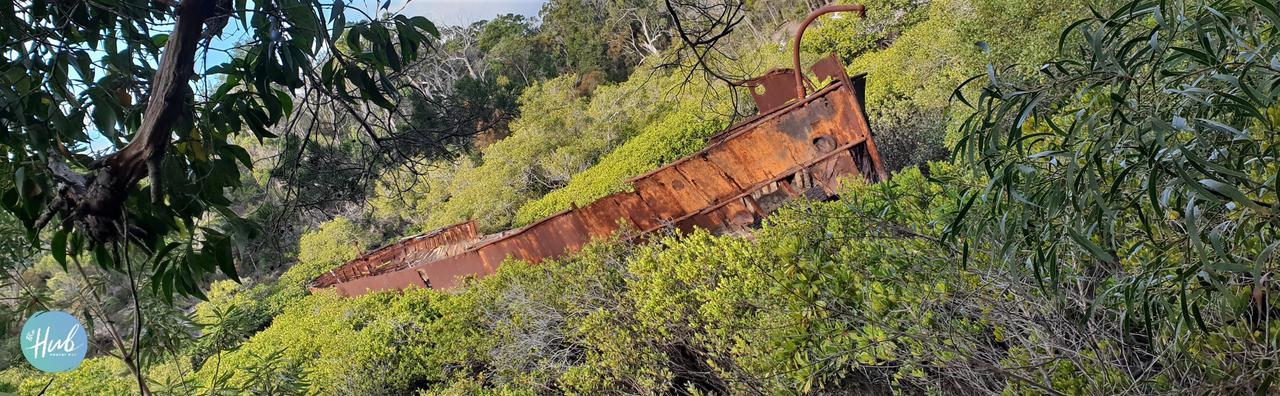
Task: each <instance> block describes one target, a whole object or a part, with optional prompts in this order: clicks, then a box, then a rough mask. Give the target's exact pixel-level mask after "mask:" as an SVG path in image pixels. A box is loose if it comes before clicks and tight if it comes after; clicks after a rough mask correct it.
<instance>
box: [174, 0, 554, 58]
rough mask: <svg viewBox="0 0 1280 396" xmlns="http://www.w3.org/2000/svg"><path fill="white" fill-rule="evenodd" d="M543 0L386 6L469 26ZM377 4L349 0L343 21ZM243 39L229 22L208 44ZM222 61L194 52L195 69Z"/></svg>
mask: <svg viewBox="0 0 1280 396" xmlns="http://www.w3.org/2000/svg"><path fill="white" fill-rule="evenodd" d="M545 2H546V0H407V1H405V0H393V2H392V4H391V7H390V9H391V10H392V11H399V12H400V13H402V14H405V15H410V16H424V17H427V19H430V20H431V22H435V24H436V25H438V26H449V25H469V24H471V23H472V22H476V21H480V20H485V19H492V18H493V17H495V16H498V15H503V14H520V15H525V16H530V17H536V16H538V11H540V10H542V4H543V3H545ZM380 3H381V1H378V0H372V1H371V0H349V1H348V4H347V7H348V11H347V12H346V14H347V21H349V22H352V21H357V20H360V19H363V16H361V14H359V13H357V12H355V11H351V10H350V9H351V8H361V9H364V10H367V11H368V13H369V14H375V12H373V11H372V10H373V9H375V8H376V7H377V6H378V5H379V4H380ZM244 39H245V37H244V31H243V30H241V29H240V24H239V23H237V22H236V21H232V23H230V24H228V25H227V27H226V29H225V30H223V32H222V36H221V37H219V38H217V39H215V40H214V41H213V42H212V43H211V47H213V48H223V49H225V48H230V47H232V46H234V45H235V43H237V42H240V41H241V40H244ZM206 56H207V58H206ZM206 59H207V63H206V62H205V61H206ZM226 60H227V55H226V53H224V52H222V51H216V50H214V51H208V53H207V54H206V53H203V52H202V53H200V54H198V55H197V59H196V62H197V64H196V68H197V69H199V70H203V69H207V68H208V67H210V66H213V65H216V64H220V63H222V62H225V61H226Z"/></svg>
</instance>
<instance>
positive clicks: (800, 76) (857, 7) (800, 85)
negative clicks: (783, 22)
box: [791, 4, 867, 102]
mask: <svg viewBox="0 0 1280 396" xmlns="http://www.w3.org/2000/svg"><path fill="white" fill-rule="evenodd" d="M833 12H856V13H858V17H859V18H864V17H866V16H867V7H865V6H863V5H861V4H846V5H829V6H823V7H821V8H818V9H816V10H813V12H811V13H809V16H808V17H805V18H804V23H801V24H800V27H799V28H798V29H797V30H796V42H795V45H793V46H792V47H793V48H792V49H791V63H792V64H793V65H794V66H795V75H796V101H799V102H804V72H803V71H802V70H803V69H801V68H800V38H801V37H804V30H805V29H808V28H809V25H810V24H812V23H813V21H815V20H817V19H818V17H820V16H823V15H825V14H830V13H833Z"/></svg>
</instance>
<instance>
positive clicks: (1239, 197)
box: [1200, 179, 1266, 211]
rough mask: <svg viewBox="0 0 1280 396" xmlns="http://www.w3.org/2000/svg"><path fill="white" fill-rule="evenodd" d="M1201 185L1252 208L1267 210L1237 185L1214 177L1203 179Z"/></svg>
mask: <svg viewBox="0 0 1280 396" xmlns="http://www.w3.org/2000/svg"><path fill="white" fill-rule="evenodd" d="M1200 185H1201V186H1204V188H1207V189H1209V191H1213V192H1215V193H1217V194H1220V195H1222V196H1224V197H1226V198H1229V199H1230V200H1232V201H1235V202H1237V203H1239V204H1241V205H1244V206H1248V207H1249V208H1252V209H1254V210H1264V211H1265V210H1266V208H1263V207H1262V205H1258V203H1257V202H1254V201H1253V200H1252V199H1249V197H1246V196H1245V195H1244V193H1241V192H1240V190H1239V189H1236V186H1233V185H1230V184H1227V183H1223V182H1220V181H1217V180H1214V179H1201V180H1200Z"/></svg>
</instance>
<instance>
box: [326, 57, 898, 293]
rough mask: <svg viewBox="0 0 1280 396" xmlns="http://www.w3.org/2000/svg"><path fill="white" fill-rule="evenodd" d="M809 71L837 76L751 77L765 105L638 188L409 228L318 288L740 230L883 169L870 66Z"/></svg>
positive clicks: (424, 282)
mask: <svg viewBox="0 0 1280 396" xmlns="http://www.w3.org/2000/svg"><path fill="white" fill-rule="evenodd" d="M812 71H813V75H815V76H816V77H817V78H818V79H819V81H826V82H828V83H827V84H826V85H825V86H823V87H822V88H821V89H817V90H816V92H814V93H813V94H810V95H807V96H803V99H802V100H797V99H796V97H795V96H793V95H794V94H795V93H796V91H797V90H796V89H795V88H796V87H795V83H794V82H793V81H797V80H799V78H798V77H797V76H796V74H795V71H793V70H790V69H787V70H780V71H774V72H771V73H770V74H768V75H766V76H765V77H761V78H758V79H756V80H752V81H748V82H746V85H747V86H748V87H749V88H751V89H752V94H753V96H754V97H755V98H756V102H757V107H758V108H759V109H760V114H759V115H757V116H755V117H752V118H751V119H748V120H746V121H744V122H742V123H740V124H738V125H736V126H734V127H733V128H730V129H729V130H728V131H725V132H723V133H721V134H719V135H717V136H715V137H713V138H711V139H710V140H709V142H708V145H707V147H706V148H704V149H703V150H702V151H699V152H698V153H696V154H694V155H691V156H689V157H685V158H682V159H680V160H678V161H676V162H674V163H671V164H668V165H666V166H663V167H662V168H659V169H657V170H654V171H652V172H649V173H647V174H644V175H642V176H639V177H636V178H634V179H632V180H630V184H631V185H632V186H633V187H634V188H633V191H628V192H619V193H614V194H611V195H609V196H606V197H604V198H601V199H599V200H596V201H595V202H593V203H591V204H589V205H586V206H583V207H580V208H574V209H571V210H568V211H565V212H562V213H559V214H556V215H553V216H551V217H548V218H546V219H543V220H541V221H539V222H537V223H534V224H530V225H528V226H525V227H523V228H519V229H516V230H512V231H508V232H504V233H501V234H498V235H492V236H488V237H481V236H478V235H476V231H475V225H474V223H470V222H468V223H464V224H459V225H455V226H452V227H447V228H444V229H441V230H437V231H435V232H433V233H431V234H426V235H421V236H417V237H413V238H408V239H406V240H403V241H401V242H398V243H396V244H392V245H389V246H387V247H383V248H381V249H378V250H376V251H374V252H371V253H369V254H367V255H365V256H362V257H360V258H357V259H355V260H353V261H351V262H349V263H347V264H345V265H343V266H341V267H338V268H336V269H334V270H333V271H331V272H330V273H328V274H325V275H324V276H321V277H320V278H318V279H316V281H315V282H313V283H312V285H311V287H312V288H313V289H320V288H329V287H333V288H335V289H336V290H337V291H338V293H340V294H342V295H346V296H357V295H361V294H365V293H369V292H375V291H381V290H400V289H405V288H408V287H412V286H417V287H430V288H435V289H449V288H453V287H456V286H458V285H460V284H461V282H463V281H464V280H465V279H466V278H468V277H483V276H486V275H489V274H492V273H494V271H496V270H497V269H498V267H499V266H500V265H502V263H504V262H513V261H507V260H508V259H515V260H521V261H524V262H527V263H532V264H536V263H539V262H542V261H544V260H547V259H552V258H557V257H561V256H564V255H566V254H569V253H572V252H575V251H577V250H578V249H580V248H582V246H583V245H585V244H587V243H588V242H590V241H591V240H592V239H599V238H604V237H607V236H609V235H611V234H614V233H616V232H618V231H619V230H620V229H622V228H624V227H625V228H627V229H629V230H634V231H636V233H635V234H633V235H638V236H643V235H646V234H650V233H653V232H654V231H658V230H660V229H664V228H669V227H673V228H676V229H680V230H686V231H687V230H691V229H693V228H695V227H698V228H704V229H709V230H713V231H718V232H738V231H743V230H746V229H747V228H749V227H751V226H753V225H756V224H758V222H759V221H760V219H761V218H762V217H763V216H765V215H767V214H768V213H769V212H771V211H773V210H774V209H776V208H777V207H778V206H780V205H781V203H782V202H784V201H786V200H789V199H793V198H797V197H807V198H810V199H828V198H831V197H833V196H834V195H835V194H836V193H837V191H838V189H839V187H840V183H841V180H842V179H843V178H845V177H849V176H860V177H862V178H865V179H866V180H868V181H870V182H877V181H880V180H883V179H885V178H886V177H887V175H886V174H885V171H884V168H883V166H882V165H881V163H880V157H879V154H878V152H877V150H876V146H875V141H874V140H873V139H872V135H871V130H870V128H869V125H868V122H867V117H866V114H865V112H864V109H863V104H862V102H863V99H862V98H863V96H862V94H863V92H862V91H863V77H862V76H857V77H855V78H850V77H849V76H847V75H846V74H845V72H844V67H843V66H842V65H841V64H840V62H839V61H838V60H837V59H836V58H835V57H834V56H828V57H826V58H824V59H822V60H821V61H819V62H818V63H817V64H815V65H814V66H813V68H812ZM809 83H812V82H809ZM806 85H809V84H806ZM757 87H765V88H764V90H763V92H758V89H757ZM800 92H801V93H803V92H804V87H802V88H801V89H800Z"/></svg>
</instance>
